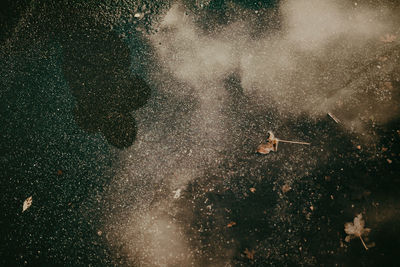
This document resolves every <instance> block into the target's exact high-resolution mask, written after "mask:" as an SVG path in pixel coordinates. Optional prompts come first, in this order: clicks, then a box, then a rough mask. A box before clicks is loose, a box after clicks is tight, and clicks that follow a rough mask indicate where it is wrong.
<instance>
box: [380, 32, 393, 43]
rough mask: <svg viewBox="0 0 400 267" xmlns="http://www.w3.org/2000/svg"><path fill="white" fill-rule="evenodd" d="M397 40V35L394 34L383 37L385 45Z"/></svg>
mask: <svg viewBox="0 0 400 267" xmlns="http://www.w3.org/2000/svg"><path fill="white" fill-rule="evenodd" d="M395 40H396V35H394V34H386V35H384V36H382V37H381V41H382V42H384V43H393V42H394V41H395Z"/></svg>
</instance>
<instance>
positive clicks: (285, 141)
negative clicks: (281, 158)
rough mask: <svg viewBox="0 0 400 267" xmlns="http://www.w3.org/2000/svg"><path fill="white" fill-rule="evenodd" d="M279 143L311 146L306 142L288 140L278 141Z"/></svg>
mask: <svg viewBox="0 0 400 267" xmlns="http://www.w3.org/2000/svg"><path fill="white" fill-rule="evenodd" d="M278 141H279V142H282V143H291V144H300V145H311V143H306V142H297V141H288V140H282V139H278Z"/></svg>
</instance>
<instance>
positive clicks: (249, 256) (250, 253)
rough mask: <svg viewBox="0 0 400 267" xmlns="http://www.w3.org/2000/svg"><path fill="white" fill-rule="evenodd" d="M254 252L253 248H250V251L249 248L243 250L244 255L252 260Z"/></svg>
mask: <svg viewBox="0 0 400 267" xmlns="http://www.w3.org/2000/svg"><path fill="white" fill-rule="evenodd" d="M254 253H255V251H254V249H252V250H251V251H250V250H248V249H247V248H246V249H245V251H244V254H246V257H247V258H248V259H250V260H254Z"/></svg>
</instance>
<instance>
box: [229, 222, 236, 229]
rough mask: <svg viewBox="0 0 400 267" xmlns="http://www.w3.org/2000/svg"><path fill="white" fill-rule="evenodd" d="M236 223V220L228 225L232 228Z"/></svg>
mask: <svg viewBox="0 0 400 267" xmlns="http://www.w3.org/2000/svg"><path fill="white" fill-rule="evenodd" d="M234 225H236V222H230V223H228V225H227V226H228V227H229V228H231V227H232V226H234Z"/></svg>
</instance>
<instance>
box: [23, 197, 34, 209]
mask: <svg viewBox="0 0 400 267" xmlns="http://www.w3.org/2000/svg"><path fill="white" fill-rule="evenodd" d="M31 205H32V196H30V197H28V198H27V199H25V201H24V204H23V205H22V212H24V211H26V210H27V209H29V207H30V206H31Z"/></svg>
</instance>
